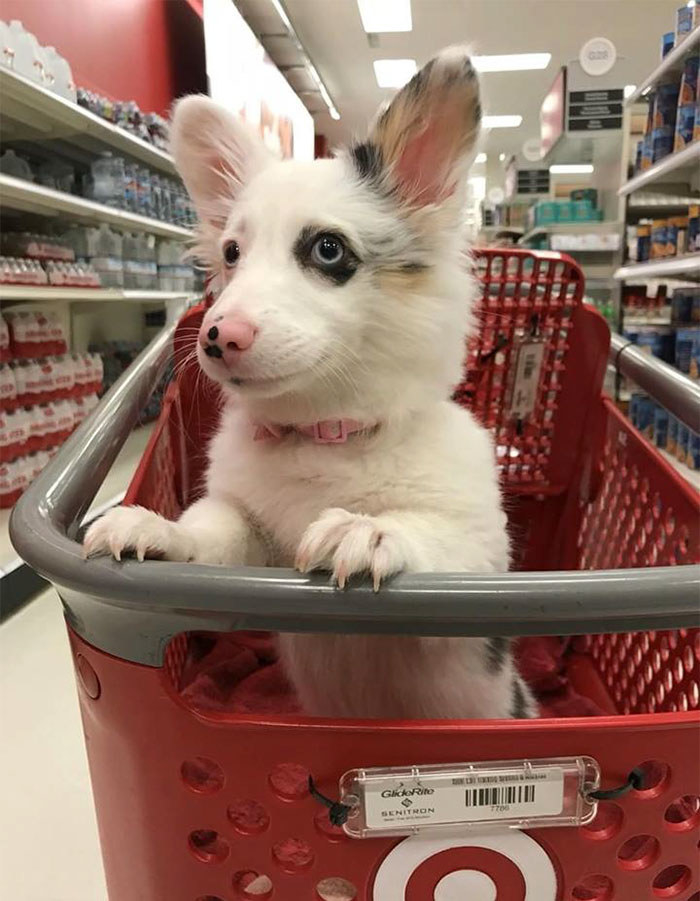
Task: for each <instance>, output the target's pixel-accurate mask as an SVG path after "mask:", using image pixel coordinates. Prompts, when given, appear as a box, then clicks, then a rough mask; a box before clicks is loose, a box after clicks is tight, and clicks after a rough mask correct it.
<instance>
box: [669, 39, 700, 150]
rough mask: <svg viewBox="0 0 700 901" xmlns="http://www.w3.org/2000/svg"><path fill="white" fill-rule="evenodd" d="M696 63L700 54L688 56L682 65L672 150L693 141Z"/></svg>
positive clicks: (682, 147)
mask: <svg viewBox="0 0 700 901" xmlns="http://www.w3.org/2000/svg"><path fill="white" fill-rule="evenodd" d="M698 63H700V56H690V57H688V59H687V60H686V61H685V66H684V67H683V77H682V79H681V86H680V92H679V94H678V111H677V113H676V136H675V139H674V143H673V151H674V153H677V152H678V151H679V150H684V149H685V148H686V147H687V146H688V145H689V144H692V142H693V129H694V127H695V110H696V107H697V99H698V97H697V91H698Z"/></svg>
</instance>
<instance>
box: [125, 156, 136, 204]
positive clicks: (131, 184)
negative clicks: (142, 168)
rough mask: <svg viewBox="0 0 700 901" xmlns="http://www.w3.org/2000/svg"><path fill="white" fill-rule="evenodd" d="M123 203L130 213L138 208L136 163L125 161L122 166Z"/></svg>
mask: <svg viewBox="0 0 700 901" xmlns="http://www.w3.org/2000/svg"><path fill="white" fill-rule="evenodd" d="M124 204H125V206H126V208H127V210H131V212H132V213H137V212H138V210H139V179H138V166H137V165H136V163H127V164H126V165H125V166H124Z"/></svg>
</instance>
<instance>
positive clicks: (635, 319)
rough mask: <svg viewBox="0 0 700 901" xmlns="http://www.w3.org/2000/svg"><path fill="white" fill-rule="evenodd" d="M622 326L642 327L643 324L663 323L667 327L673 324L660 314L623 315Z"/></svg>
mask: <svg viewBox="0 0 700 901" xmlns="http://www.w3.org/2000/svg"><path fill="white" fill-rule="evenodd" d="M622 324H623V326H624V328H644V326H645V325H663V326H668V327H669V328H670V327H671V326H672V325H674V323H673V322H671V320H670V319H668V318H665V319H664V318H663V317H662V316H648V317H645V316H624V318H623V320H622Z"/></svg>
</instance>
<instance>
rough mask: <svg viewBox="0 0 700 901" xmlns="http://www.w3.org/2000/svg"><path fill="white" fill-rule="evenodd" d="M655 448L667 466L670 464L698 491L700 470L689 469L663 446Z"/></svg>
mask: <svg viewBox="0 0 700 901" xmlns="http://www.w3.org/2000/svg"><path fill="white" fill-rule="evenodd" d="M657 450H658V452H659V453H660V454H661V456H662V457H663V458H664V460H665V461H666V462H667V463H668V465H669V466H672V467H673V468H674V469H675V470H676V472H677V473H678V474H679V475H680V476H682V477H683V478H684V479H685V480H686V482H689V483H690V484H691V485H692V486H693V488H694V489H695V490H696V491H700V472H699V471H698V470H697V469H691V468H690V467H689V466H686V465H685V463H681V462H679V461H678V460H676V458H675V457H672V456H671V454H669V452H668V451H666V450H664V449H663V448H660V447H657Z"/></svg>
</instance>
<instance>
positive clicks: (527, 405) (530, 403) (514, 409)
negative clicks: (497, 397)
mask: <svg viewBox="0 0 700 901" xmlns="http://www.w3.org/2000/svg"><path fill="white" fill-rule="evenodd" d="M544 351H545V344H544V343H543V342H542V341H524V342H523V343H522V344H520V345H519V346H518V348H517V357H516V362H515V377H514V378H513V391H512V394H511V401H510V415H511V416H512V417H514V418H515V419H524V418H525V417H527V416H530V415H531V414H532V412H533V411H534V409H535V405H536V404H537V391H538V389H539V385H540V373H541V372H542V361H543V360H544Z"/></svg>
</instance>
